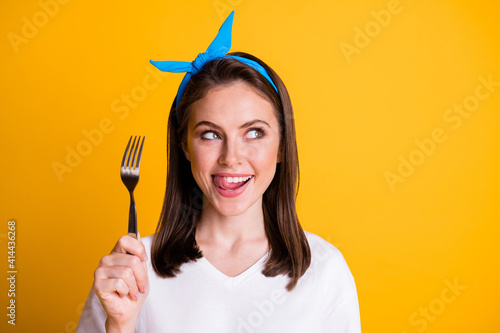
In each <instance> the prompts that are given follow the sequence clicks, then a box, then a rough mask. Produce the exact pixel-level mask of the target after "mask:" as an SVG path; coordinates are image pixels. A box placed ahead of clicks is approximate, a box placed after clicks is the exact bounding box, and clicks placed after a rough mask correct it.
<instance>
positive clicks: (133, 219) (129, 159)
mask: <svg viewBox="0 0 500 333" xmlns="http://www.w3.org/2000/svg"><path fill="white" fill-rule="evenodd" d="M145 139H146V137H143V139H142V143H141V137H140V136H139V140H137V137H134V141H133V142H132V147H131V146H130V142H131V141H132V136H131V137H130V140H128V144H127V148H126V149H125V153H124V154H123V160H122V166H121V168H120V176H121V177H122V181H123V184H125V186H126V187H127V190H128V192H129V193H130V209H129V214H128V235H129V236H131V237H134V238H136V239H137V212H136V209H135V200H134V189H135V187H136V186H137V183H138V182H139V168H140V165H141V156H142V147H143V146H144V140H145ZM136 141H137V144H136ZM139 144H140V145H141V148H140V149H139V154H137V148H138V147H139ZM129 148H130V149H129ZM136 157H137V160H136ZM134 163H135V165H134Z"/></svg>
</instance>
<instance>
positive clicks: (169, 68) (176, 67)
mask: <svg viewBox="0 0 500 333" xmlns="http://www.w3.org/2000/svg"><path fill="white" fill-rule="evenodd" d="M233 17H234V10H233V11H232V12H231V14H229V16H228V17H227V19H226V20H225V21H224V23H222V26H221V27H220V29H219V32H218V33H217V36H215V39H214V40H213V41H212V43H211V44H210V46H209V47H208V49H207V51H206V52H203V53H200V54H198V56H197V57H196V59H194V61H193V62H187V61H153V60H150V62H151V64H153V66H155V67H156V68H158V69H159V70H161V71H163V72H171V73H184V72H186V75H185V76H184V79H182V82H181V85H180V86H179V90H178V91H177V98H176V105H179V104H180V102H181V99H182V95H183V94H184V90H185V89H186V86H187V85H188V83H189V80H190V79H191V75H194V74H196V73H198V72H199V71H200V70H201V69H202V68H203V66H204V65H205V64H206V63H207V62H209V61H211V60H214V59H222V58H234V59H236V60H238V61H241V62H242V63H244V64H247V65H249V66H250V67H252V68H253V69H255V70H256V71H257V72H259V73H260V74H262V75H263V76H264V77H265V78H266V79H267V81H269V83H271V85H272V86H273V88H274V90H276V93H278V89H277V88H276V86H275V85H274V82H273V80H271V77H269V74H268V73H267V71H266V70H265V68H264V67H262V66H261V65H259V64H258V63H257V62H255V61H253V60H250V59H247V58H243V57H238V56H232V55H226V53H228V52H229V49H231V30H232V28H233ZM278 95H279V93H278ZM177 120H179V115H178V114H177Z"/></svg>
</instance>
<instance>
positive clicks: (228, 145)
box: [219, 139, 242, 166]
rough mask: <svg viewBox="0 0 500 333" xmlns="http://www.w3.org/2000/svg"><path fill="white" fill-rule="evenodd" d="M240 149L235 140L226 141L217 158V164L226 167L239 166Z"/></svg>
mask: <svg viewBox="0 0 500 333" xmlns="http://www.w3.org/2000/svg"><path fill="white" fill-rule="evenodd" d="M241 148H242V147H241V146H240V145H239V142H238V140H237V139H226V140H225V142H224V144H223V147H222V151H221V153H220V156H219V163H220V164H224V165H227V166H233V165H237V164H240V163H241V153H242V151H241Z"/></svg>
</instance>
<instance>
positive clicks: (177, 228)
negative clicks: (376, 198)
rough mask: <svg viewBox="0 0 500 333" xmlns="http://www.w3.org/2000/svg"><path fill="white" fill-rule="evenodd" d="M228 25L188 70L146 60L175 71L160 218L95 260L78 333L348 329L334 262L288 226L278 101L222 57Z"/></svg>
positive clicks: (289, 202)
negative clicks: (147, 231)
mask: <svg viewBox="0 0 500 333" xmlns="http://www.w3.org/2000/svg"><path fill="white" fill-rule="evenodd" d="M233 15H234V13H232V14H231V15H230V16H229V17H228V19H227V20H226V22H225V23H224V24H223V25H222V27H221V29H220V31H219V34H218V35H217V37H216V39H215V40H214V41H213V42H212V44H211V45H210V47H209V49H208V50H207V52H205V53H201V54H200V55H199V56H198V57H197V58H196V59H195V61H193V62H192V63H180V62H152V63H153V64H154V65H155V66H157V67H158V68H159V69H161V70H166V71H174V72H180V71H187V72H188V74H186V76H185V78H184V80H183V81H182V83H181V86H180V87H179V91H178V93H177V97H176V100H175V101H174V103H173V105H172V108H171V111H170V116H169V125H168V126H169V131H168V136H169V144H168V147H169V149H168V157H169V165H168V174H167V188H166V194H165V200H164V204H163V211H162V215H161V218H160V222H159V224H158V227H157V230H156V233H155V234H154V235H151V236H148V237H145V238H143V239H142V240H141V239H140V238H139V239H134V238H132V237H129V236H123V237H122V238H120V240H119V241H118V242H117V243H116V245H115V247H114V249H113V251H112V252H111V254H110V255H107V256H105V257H103V258H102V260H101V262H100V264H99V267H98V268H97V269H96V271H95V280H94V285H93V291H91V292H90V294H89V298H88V300H87V303H86V304H85V308H84V310H83V312H82V317H81V319H80V323H79V326H78V329H77V332H103V331H104V329H105V328H106V331H108V332H134V329H137V331H139V332H360V323H359V309H358V300H357V293H356V287H355V284H354V279H353V277H352V275H351V273H350V271H349V268H348V267H347V264H346V263H345V260H344V259H343V257H342V255H341V254H340V252H339V251H338V250H337V249H336V248H334V247H333V246H332V245H330V244H329V243H327V242H326V241H324V240H322V239H321V238H319V237H318V236H315V235H313V234H310V233H305V232H304V231H303V230H302V228H301V226H300V224H299V221H298V218H297V215H296V210H295V197H296V190H297V183H298V155H297V147H296V141H295V128H294V120H293V112H292V106H291V102H290V98H289V96H288V93H287V90H286V88H285V86H284V84H283V83H282V81H281V79H280V78H279V77H278V75H277V74H276V73H275V72H274V71H273V70H272V69H271V68H269V67H268V66H267V65H266V64H264V63H263V62H262V61H260V60H259V59H257V58H255V57H253V56H251V55H249V54H245V53H229V54H226V53H227V52H228V51H229V49H230V43H231V37H230V34H231V26H232V19H233ZM148 258H149V259H148Z"/></svg>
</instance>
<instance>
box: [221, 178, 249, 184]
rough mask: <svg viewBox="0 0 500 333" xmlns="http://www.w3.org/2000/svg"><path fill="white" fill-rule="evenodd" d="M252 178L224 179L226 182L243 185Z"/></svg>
mask: <svg viewBox="0 0 500 333" xmlns="http://www.w3.org/2000/svg"><path fill="white" fill-rule="evenodd" d="M250 178H252V176H248V177H224V180H225V181H226V182H228V183H241V182H246V181H247V180H249V179H250Z"/></svg>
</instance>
